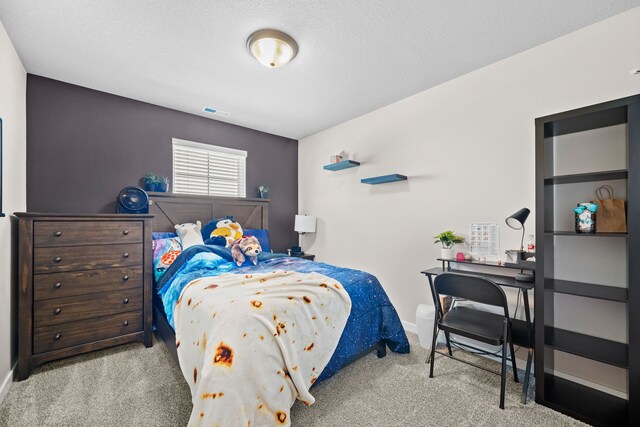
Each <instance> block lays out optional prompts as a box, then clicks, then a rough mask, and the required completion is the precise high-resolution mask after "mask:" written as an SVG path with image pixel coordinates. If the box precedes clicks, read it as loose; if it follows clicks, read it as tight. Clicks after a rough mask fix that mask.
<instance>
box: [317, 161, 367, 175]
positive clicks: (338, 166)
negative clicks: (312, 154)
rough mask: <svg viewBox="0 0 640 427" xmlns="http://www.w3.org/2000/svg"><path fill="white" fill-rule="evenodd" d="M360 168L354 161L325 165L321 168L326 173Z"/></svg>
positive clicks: (358, 163)
mask: <svg viewBox="0 0 640 427" xmlns="http://www.w3.org/2000/svg"><path fill="white" fill-rule="evenodd" d="M358 166H360V162H356V161H355V160H343V161H341V162H338V163H331V164H330V165H325V166H323V167H322V168H323V169H326V170H328V171H333V172H335V171H339V170H342V169H349V168H355V167H358Z"/></svg>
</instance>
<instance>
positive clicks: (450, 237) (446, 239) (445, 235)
mask: <svg viewBox="0 0 640 427" xmlns="http://www.w3.org/2000/svg"><path fill="white" fill-rule="evenodd" d="M433 238H434V239H437V240H436V241H435V242H434V243H440V244H441V245H442V249H440V251H441V252H440V254H441V255H442V258H443V259H452V258H453V245H455V244H456V243H463V242H464V237H462V236H458V235H456V234H455V233H454V232H453V231H451V230H447V231H443V232H442V233H440V234H438V235H437V236H433Z"/></svg>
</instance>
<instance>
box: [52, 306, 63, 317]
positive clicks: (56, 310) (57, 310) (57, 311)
mask: <svg viewBox="0 0 640 427" xmlns="http://www.w3.org/2000/svg"><path fill="white" fill-rule="evenodd" d="M60 313H62V309H61V308H60V307H58V308H56V309H55V310H53V314H55V315H56V316H57V315H58V314H60Z"/></svg>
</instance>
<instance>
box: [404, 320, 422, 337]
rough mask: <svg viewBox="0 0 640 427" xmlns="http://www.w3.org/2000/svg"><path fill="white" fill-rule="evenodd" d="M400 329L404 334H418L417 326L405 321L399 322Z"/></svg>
mask: <svg viewBox="0 0 640 427" xmlns="http://www.w3.org/2000/svg"><path fill="white" fill-rule="evenodd" d="M401 322H402V327H403V328H404V330H405V331H406V332H413V333H414V334H417V333H418V326H417V325H416V324H415V323H411V322H407V321H406V320H401Z"/></svg>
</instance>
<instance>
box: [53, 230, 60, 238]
mask: <svg viewBox="0 0 640 427" xmlns="http://www.w3.org/2000/svg"><path fill="white" fill-rule="evenodd" d="M53 236H54V237H60V236H62V231H56V232H55V233H53Z"/></svg>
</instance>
